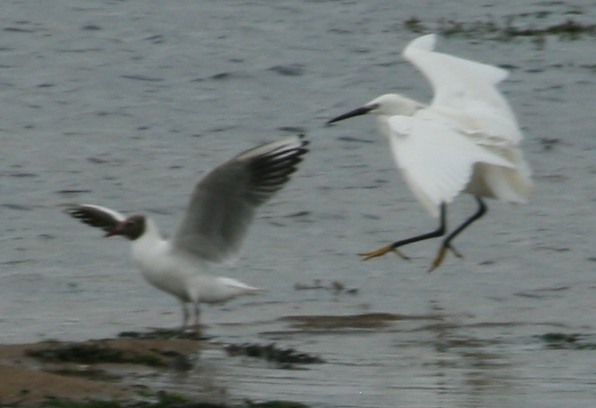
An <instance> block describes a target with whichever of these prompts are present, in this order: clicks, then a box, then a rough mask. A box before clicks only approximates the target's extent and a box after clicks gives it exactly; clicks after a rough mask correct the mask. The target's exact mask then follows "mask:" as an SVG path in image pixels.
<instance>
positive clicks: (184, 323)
mask: <svg viewBox="0 0 596 408" xmlns="http://www.w3.org/2000/svg"><path fill="white" fill-rule="evenodd" d="M180 304H181V305H182V328H181V329H180V331H181V332H184V330H185V329H186V326H187V324H188V317H189V316H188V308H187V307H186V303H185V302H184V301H182V300H181V301H180Z"/></svg>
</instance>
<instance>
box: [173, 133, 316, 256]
mask: <svg viewBox="0 0 596 408" xmlns="http://www.w3.org/2000/svg"><path fill="white" fill-rule="evenodd" d="M307 144H308V142H307V141H306V140H304V138H303V136H302V135H300V136H295V137H291V138H287V139H284V140H280V141H277V142H272V143H268V144H264V145H261V146H258V147H256V148H253V149H250V150H247V151H245V152H243V153H240V154H239V155H238V156H236V157H234V158H233V159H232V160H229V161H227V162H225V163H224V164H222V165H220V166H218V167H216V168H215V169H213V170H212V171H211V172H209V173H208V174H207V175H206V176H205V177H203V178H202V179H201V180H200V181H199V182H198V184H197V185H196V187H195V189H194V191H193V193H192V197H191V199H190V203H189V206H188V209H187V211H186V214H185V216H184V219H183V220H182V224H181V225H180V227H179V229H178V231H177V232H176V234H175V236H174V238H173V242H174V245H175V247H176V249H180V250H183V251H186V252H190V253H192V254H193V255H195V256H198V257H200V258H202V259H206V260H209V261H213V262H225V261H229V260H230V259H232V258H233V257H234V256H235V255H236V254H237V252H238V250H239V248H240V245H241V244H242V239H243V238H244V236H245V234H246V231H247V229H248V227H249V225H250V223H251V222H252V219H253V216H254V212H255V209H256V208H257V207H258V206H259V205H261V204H263V203H264V202H265V201H267V200H268V199H269V198H271V196H273V195H274V194H275V193H276V192H277V191H279V190H280V189H281V188H282V187H283V186H284V185H285V184H286V183H287V182H288V181H289V180H290V175H291V174H292V173H294V172H295V171H296V170H297V165H298V163H300V162H301V161H302V156H303V155H304V154H305V153H306V152H307V151H308V150H307V149H306V145H307Z"/></svg>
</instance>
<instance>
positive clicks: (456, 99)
mask: <svg viewBox="0 0 596 408" xmlns="http://www.w3.org/2000/svg"><path fill="white" fill-rule="evenodd" d="M435 40H436V38H435V35H434V34H430V35H425V36H422V37H419V38H417V39H415V40H414V41H412V42H411V43H410V44H409V45H408V46H407V47H406V48H405V49H404V52H403V55H404V57H405V58H406V59H407V60H408V61H410V62H411V63H413V64H414V65H415V66H416V67H417V68H418V69H419V70H420V71H421V72H422V73H423V74H424V76H425V77H426V78H427V79H428V80H429V81H430V83H431V84H432V87H433V89H434V98H433V100H432V103H431V108H432V109H433V110H434V111H435V112H440V113H441V114H443V115H445V116H446V117H450V118H451V120H453V122H454V123H455V124H456V126H457V127H458V128H459V130H460V131H462V132H466V133H470V134H476V135H478V136H479V137H484V136H486V137H487V140H486V141H485V143H487V144H511V145H517V144H518V143H519V141H520V140H521V139H522V137H523V136H522V133H521V131H520V130H519V126H518V124H517V121H516V119H515V115H514V113H513V111H512V109H511V107H510V106H509V103H508V102H507V101H506V100H505V98H504V97H503V95H502V94H501V93H500V92H499V90H498V89H497V88H496V86H497V84H498V83H499V82H501V81H503V80H504V79H505V78H506V77H507V75H508V73H507V71H505V70H504V69H501V68H498V67H495V66H492V65H487V64H482V63H480V62H475V61H470V60H467V59H464V58H459V57H454V56H452V55H447V54H443V53H439V52H435V51H433V49H434V45H435Z"/></svg>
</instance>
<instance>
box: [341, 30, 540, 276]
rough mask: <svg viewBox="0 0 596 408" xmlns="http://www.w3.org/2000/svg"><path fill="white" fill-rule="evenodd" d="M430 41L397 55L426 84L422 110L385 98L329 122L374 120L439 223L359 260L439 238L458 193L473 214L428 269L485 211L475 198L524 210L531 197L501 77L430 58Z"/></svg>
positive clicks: (443, 57) (495, 71)
mask: <svg viewBox="0 0 596 408" xmlns="http://www.w3.org/2000/svg"><path fill="white" fill-rule="evenodd" d="M435 41H436V37H435V35H433V34H430V35H425V36H422V37H419V38H417V39H415V40H413V41H412V42H411V43H410V44H408V46H407V47H406V48H405V50H404V52H403V55H404V57H405V58H406V59H407V60H409V61H410V62H411V63H412V64H414V65H415V66H416V67H417V68H418V69H419V70H420V71H421V72H422V73H423V74H424V76H425V77H426V78H427V79H428V80H429V82H430V83H431V85H432V87H433V90H434V97H433V99H432V101H431V103H430V105H424V104H422V103H420V102H417V101H415V100H412V99H409V98H406V97H404V96H402V95H397V94H386V95H382V96H379V97H378V98H375V99H373V100H372V101H370V102H369V103H367V104H366V105H364V106H362V107H360V108H358V109H355V110H353V111H350V112H348V113H345V114H343V115H340V116H338V117H336V118H334V119H332V120H330V121H329V123H334V122H337V121H340V120H343V119H347V118H350V117H353V116H358V115H363V114H367V113H370V114H375V115H376V116H377V119H378V124H379V127H380V131H381V133H382V134H384V135H385V136H386V137H387V138H388V140H389V143H390V146H391V150H392V153H393V156H394V158H395V161H396V164H397V167H398V168H399V169H400V170H401V171H402V174H403V176H404V178H405V181H406V183H407V184H408V186H409V188H410V189H411V190H412V192H413V193H414V195H415V196H416V198H417V199H418V200H419V202H420V203H421V204H422V205H423V207H424V208H425V209H426V210H427V211H428V212H429V213H430V214H431V215H432V216H434V217H439V216H441V226H440V227H439V229H437V231H434V232H432V233H430V234H424V235H421V236H419V237H414V238H410V239H407V240H402V241H397V242H395V243H393V244H390V245H388V246H386V247H383V248H380V249H379V250H377V251H373V252H370V253H366V254H363V255H364V256H365V258H366V259H369V258H372V257H376V256H380V255H384V254H385V253H387V252H389V251H392V250H396V249H397V248H398V247H400V246H403V245H406V244H408V243H412V242H417V241H420V240H423V239H428V238H432V237H436V236H441V235H444V233H445V231H446V226H445V223H444V213H443V212H444V211H446V210H445V206H446V204H448V203H451V202H452V201H453V199H454V198H455V197H456V196H457V195H459V194H460V193H462V192H465V193H469V194H472V195H474V196H475V197H476V198H477V200H478V202H479V210H478V212H477V213H476V214H474V215H473V216H472V217H471V219H469V220H467V221H466V222H465V223H464V224H462V225H461V226H460V227H459V228H457V229H456V230H455V231H454V232H453V233H452V234H450V235H448V236H447V237H446V238H445V240H444V241H443V245H442V247H441V250H440V251H439V255H437V258H435V261H434V262H433V266H432V269H434V268H435V267H437V266H439V265H440V263H441V262H442V259H443V256H444V253H445V250H446V249H453V248H452V246H451V245H450V242H451V240H452V239H453V238H454V237H455V235H457V234H458V233H460V232H461V231H462V230H463V229H464V228H465V227H467V226H468V225H469V224H470V223H471V222H473V221H474V220H475V219H477V218H479V217H480V216H482V214H483V213H484V211H485V209H486V207H485V205H484V203H483V202H482V197H486V198H497V199H500V200H503V201H508V202H512V203H525V202H526V201H527V198H528V196H529V194H530V192H531V190H532V186H533V184H532V181H531V177H530V176H531V174H530V169H529V166H528V164H527V163H526V162H525V160H524V158H523V156H522V153H521V150H520V149H519V143H520V141H521V140H522V138H523V134H522V132H521V130H520V129H519V126H518V124H517V120H516V118H515V115H514V113H513V111H512V109H511V107H510V106H509V104H508V103H507V101H506V100H505V98H504V97H503V95H502V94H501V93H500V92H499V91H498V89H497V88H496V86H497V85H498V84H499V83H500V82H501V81H503V80H504V79H505V78H506V77H507V71H505V70H503V69H501V68H498V67H495V66H492V65H487V64H483V63H479V62H475V61H470V60H467V59H463V58H459V57H455V56H452V55H447V54H443V53H439V52H436V51H434V45H435ZM418 238H419V239H418Z"/></svg>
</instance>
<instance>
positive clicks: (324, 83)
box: [0, 0, 596, 408]
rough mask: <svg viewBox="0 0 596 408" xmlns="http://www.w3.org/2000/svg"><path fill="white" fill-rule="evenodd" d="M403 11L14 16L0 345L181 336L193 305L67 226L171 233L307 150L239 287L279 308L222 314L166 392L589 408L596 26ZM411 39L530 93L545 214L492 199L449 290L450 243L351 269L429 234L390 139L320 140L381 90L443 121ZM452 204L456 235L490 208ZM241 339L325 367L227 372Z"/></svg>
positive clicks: (305, 4)
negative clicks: (428, 36)
mask: <svg viewBox="0 0 596 408" xmlns="http://www.w3.org/2000/svg"><path fill="white" fill-rule="evenodd" d="M400 3H402V2H396V1H372V2H355V1H354V2H353V1H333V2H331V1H276V2H269V1H226V2H218V1H201V2H198V1H197V2H188V1H168V2H167V3H164V2H159V1H133V0H131V1H110V0H97V1H85V2H75V1H66V0H61V1H54V2H53V5H52V7H48V5H47V4H46V3H45V2H41V1H29V2H22V1H16V0H13V1H5V2H3V4H2V13H1V14H0V32H1V33H2V35H1V36H0V98H1V106H2V109H1V112H2V113H1V114H0V115H1V120H0V149H1V150H0V151H1V156H2V165H1V168H0V172H1V176H2V177H1V179H0V183H1V184H0V188H1V190H0V192H1V194H0V225H1V227H2V231H3V233H2V236H1V238H0V239H1V240H2V248H3V249H2V258H1V259H0V279H1V284H0V341H1V342H2V343H18V342H33V341H37V340H40V339H47V338H60V339H65V340H76V339H85V338H100V337H108V336H113V335H115V334H116V333H118V332H121V331H126V330H143V329H144V328H148V327H175V326H176V325H178V324H179V310H178V305H177V302H176V300H175V299H173V298H171V297H169V296H168V295H166V294H162V293H160V292H158V291H156V290H154V289H152V288H151V287H149V286H148V285H147V284H146V283H145V282H143V280H142V278H141V276H140V275H139V274H138V273H137V272H136V271H135V270H134V267H133V265H132V262H131V261H130V259H129V258H128V245H127V243H126V242H125V241H120V240H117V239H113V240H104V239H102V238H101V234H100V232H99V231H96V230H93V229H90V228H88V227H86V226H84V225H81V224H79V223H77V222H75V221H73V220H71V219H69V218H68V217H67V216H65V215H64V214H61V212H60V210H59V208H58V206H59V205H60V204H62V203H66V202H93V203H98V204H103V205H106V206H109V207H113V208H116V209H118V210H121V211H125V212H132V211H144V212H147V213H149V214H151V215H152V216H153V217H154V218H155V220H156V222H157V223H158V224H159V225H160V226H161V227H162V229H163V230H165V231H172V230H173V229H174V228H175V224H176V223H177V221H178V219H179V217H180V214H181V212H182V211H183V210H184V207H185V204H186V200H187V196H188V193H189V192H190V190H191V188H192V185H193V183H194V182H195V181H196V180H197V178H198V177H199V175H201V174H203V173H205V172H206V171H207V170H209V169H210V168H212V167H213V166H215V165H217V164H219V163H220V162H222V161H224V160H227V159H228V158H230V157H232V156H233V155H235V154H236V153H238V152H240V151H242V150H244V149H247V148H250V147H252V146H254V145H256V144H258V143H261V142H265V141H270V140H275V139H278V138H281V137H283V136H286V135H289V134H295V133H298V132H305V133H306V134H307V135H308V137H309V139H310V140H311V150H312V151H311V153H310V154H309V156H308V157H307V159H306V160H305V162H304V163H303V165H302V167H301V169H300V171H299V173H297V174H296V177H295V179H294V181H292V183H290V184H289V185H288V187H287V188H286V189H285V190H284V191H282V193H281V194H279V195H278V196H277V197H276V198H275V199H274V200H273V201H272V202H271V203H269V204H268V205H267V206H265V207H263V208H262V211H261V212H260V215H259V217H258V219H257V221H256V222H255V224H254V228H253V229H252V230H251V232H250V235H249V237H248V239H247V241H246V244H245V247H244V251H243V256H242V258H241V259H240V261H239V263H238V265H237V266H236V267H235V268H233V269H231V270H222V272H221V273H222V274H225V275H228V276H232V277H236V278H239V279H242V280H244V281H246V282H248V283H250V284H253V285H256V286H262V287H265V288H268V290H269V292H268V293H267V294H266V295H264V296H261V297H252V298H244V299H239V300H237V301H234V302H232V303H230V304H228V305H226V306H223V307H213V308H206V309H205V311H204V314H203V317H204V323H205V324H206V325H207V327H206V333H207V334H208V335H209V336H210V340H209V341H208V342H206V344H205V348H204V349H202V350H201V352H200V354H199V357H198V358H199V360H198V364H197V368H196V369H194V370H193V371H191V372H190V373H187V374H180V373H176V374H174V373H172V374H165V375H164V377H163V378H158V379H156V381H157V382H158V383H159V384H161V385H163V386H164V387H169V388H175V389H178V390H183V391H186V392H189V393H198V394H204V395H209V396H210V397H211V398H213V399H217V400H224V401H228V400H229V401H233V400H242V399H243V398H250V399H254V400H261V399H262V400H270V399H286V400H295V401H302V402H305V403H308V404H311V405H313V406H321V407H396V406H399V407H541V408H544V407H562V406H565V407H592V406H593V404H594V400H595V399H596V391H595V389H596V388H595V384H596V365H595V364H594V361H595V354H594V353H595V352H596V351H595V349H596V339H595V338H594V336H595V326H596V318H595V315H594V306H595V303H594V293H595V290H596V275H595V269H596V254H595V252H594V248H595V246H596V245H595V244H596V240H595V238H594V231H595V228H596V221H595V216H594V214H595V202H596V195H595V194H596V193H595V192H596V185H595V182H594V180H595V175H596V165H595V164H594V163H595V162H596V161H595V158H596V153H595V150H594V146H595V142H594V140H595V139H594V136H595V133H594V128H595V125H596V122H595V120H594V103H593V102H594V93H595V91H596V87H595V85H594V83H595V72H596V71H595V67H596V59H595V55H596V53H595V52H594V28H593V27H594V24H595V23H596V21H595V16H594V7H593V4H592V3H591V2H589V1H585V0H584V1H567V2H530V1H527V2H517V1H516V2H513V1H507V2H493V3H494V4H493V3H491V2H477V1H465V2H453V3H454V4H453V5H447V3H446V2H443V1H441V2H439V1H419V2H415V3H416V4H415V5H412V4H410V3H414V2H403V4H400ZM455 3H457V5H455ZM569 21H572V22H573V24H575V27H576V28H577V29H573V27H574V26H573V25H571V28H572V29H567V30H565V29H564V27H565V26H564V24H567V23H568V22H569ZM561 27H563V28H561ZM524 30H525V33H526V34H525V35H516V36H507V35H505V34H507V33H509V34H511V33H517V34H521V33H523V32H524ZM418 31H419V32H421V33H424V32H428V31H436V32H439V33H444V34H450V35H448V36H445V35H443V36H441V38H440V41H439V44H438V48H439V50H441V51H445V52H448V53H453V54H457V55H461V56H464V57H468V58H473V59H478V60H481V61H485V62H488V63H492V64H495V65H501V66H504V67H507V68H508V69H509V70H510V71H511V76H510V80H508V81H507V82H506V83H504V84H503V87H502V89H503V91H504V92H505V94H506V95H507V97H508V98H509V99H510V101H511V104H512V105H513V107H514V109H515V110H516V112H517V114H518V116H519V119H520V122H521V124H522V126H523V128H524V131H525V133H526V135H527V138H526V140H525V143H524V151H525V153H526V156H527V158H528V160H529V162H530V163H531V165H532V167H533V169H534V174H535V181H536V184H537V191H536V193H535V194H534V196H533V197H532V199H531V202H530V203H529V204H528V205H526V206H510V205H507V204H503V203H497V202H490V203H489V204H490V209H491V211H490V213H489V214H488V216H487V217H486V218H485V219H483V220H482V221H480V222H478V223H477V224H475V225H474V226H473V227H472V228H470V229H469V230H468V231H467V232H466V233H465V234H464V235H463V236H462V237H461V238H460V239H459V240H458V249H459V250H460V251H462V252H463V253H464V254H465V259H463V260H459V259H455V258H453V257H449V258H448V259H447V261H446V263H445V265H444V266H443V267H441V268H440V269H439V270H437V271H436V272H434V273H433V274H427V273H426V269H427V267H428V265H429V262H430V260H431V259H432V257H433V256H434V251H435V250H436V245H437V243H436V242H433V243H421V244H419V245H417V246H413V247H408V248H407V249H405V250H404V251H405V252H406V253H407V254H408V255H409V256H410V257H411V258H412V260H411V261H410V262H407V261H403V260H401V259H399V258H398V257H394V256H386V257H384V258H382V259H376V260H371V261H369V262H361V261H360V260H359V258H358V257H357V256H356V255H355V254H357V253H358V252H361V251H365V250H371V249H374V248H376V247H378V246H380V245H382V244H384V243H387V242H389V241H392V240H395V239H398V238H402V237H407V236H411V235H415V234H417V233H420V232H423V231H427V230H429V229H431V228H433V220H432V219H430V218H429V217H428V216H427V214H426V213H425V212H424V210H423V209H421V208H420V207H419V205H418V204H417V203H416V202H415V200H414V199H413V197H412V195H411V194H410V193H409V191H408V190H407V188H406V186H405V185H404V183H403V182H402V180H401V178H400V177H399V174H398V173H397V171H396V170H395V168H394V165H393V163H392V159H391V157H390V154H389V152H388V147H387V144H386V142H385V141H384V140H382V139H381V138H380V137H379V135H378V134H377V132H376V129H375V125H374V123H373V121H372V119H371V118H362V119H353V120H351V121H348V122H345V123H342V124H341V125H340V126H334V127H325V126H324V123H325V120H327V119H329V118H331V117H333V116H334V115H337V114H339V113H342V112H345V111H347V110H349V109H352V108H355V107H358V106H360V105H362V104H363V103H365V102H367V101H369V100H370V99H372V98H373V97H375V96H377V95H379V94H381V93H385V92H389V91H399V92H403V93H405V94H408V95H410V96H412V97H415V98H418V99H420V100H427V99H429V98H430V96H431V92H430V89H429V87H428V85H427V84H426V82H425V80H424V79H423V78H422V76H421V75H420V74H419V73H418V72H417V71H416V70H415V69H414V68H413V67H412V66H410V65H409V64H408V63H407V62H405V61H404V60H403V58H402V57H401V56H400V51H401V49H402V48H403V46H404V45H405V44H406V43H407V42H408V41H410V40H411V39H412V38H414V37H415V36H417V35H418ZM452 207H453V208H452V212H451V214H450V215H451V216H452V218H453V219H454V220H453V222H452V223H457V220H459V219H461V218H464V217H466V215H467V214H469V212H470V211H472V210H473V202H472V200H471V199H470V198H469V197H467V196H462V197H460V198H459V199H458V200H457V201H456V202H455V204H454V205H453V206H452ZM244 342H254V343H261V344H268V343H271V342H275V343H276V344H278V345H280V346H282V347H293V348H296V349H297V350H300V351H303V352H308V353H313V354H315V355H318V356H321V357H322V358H323V359H324V360H325V361H326V362H325V363H324V364H316V365H308V366H304V367H299V369H291V370H288V369H279V368H276V367H275V366H272V365H270V364H267V363H264V362H263V361H261V360H257V359H250V358H246V357H245V358H243V357H228V356H226V355H225V352H224V351H223V348H222V344H228V343H244Z"/></svg>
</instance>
